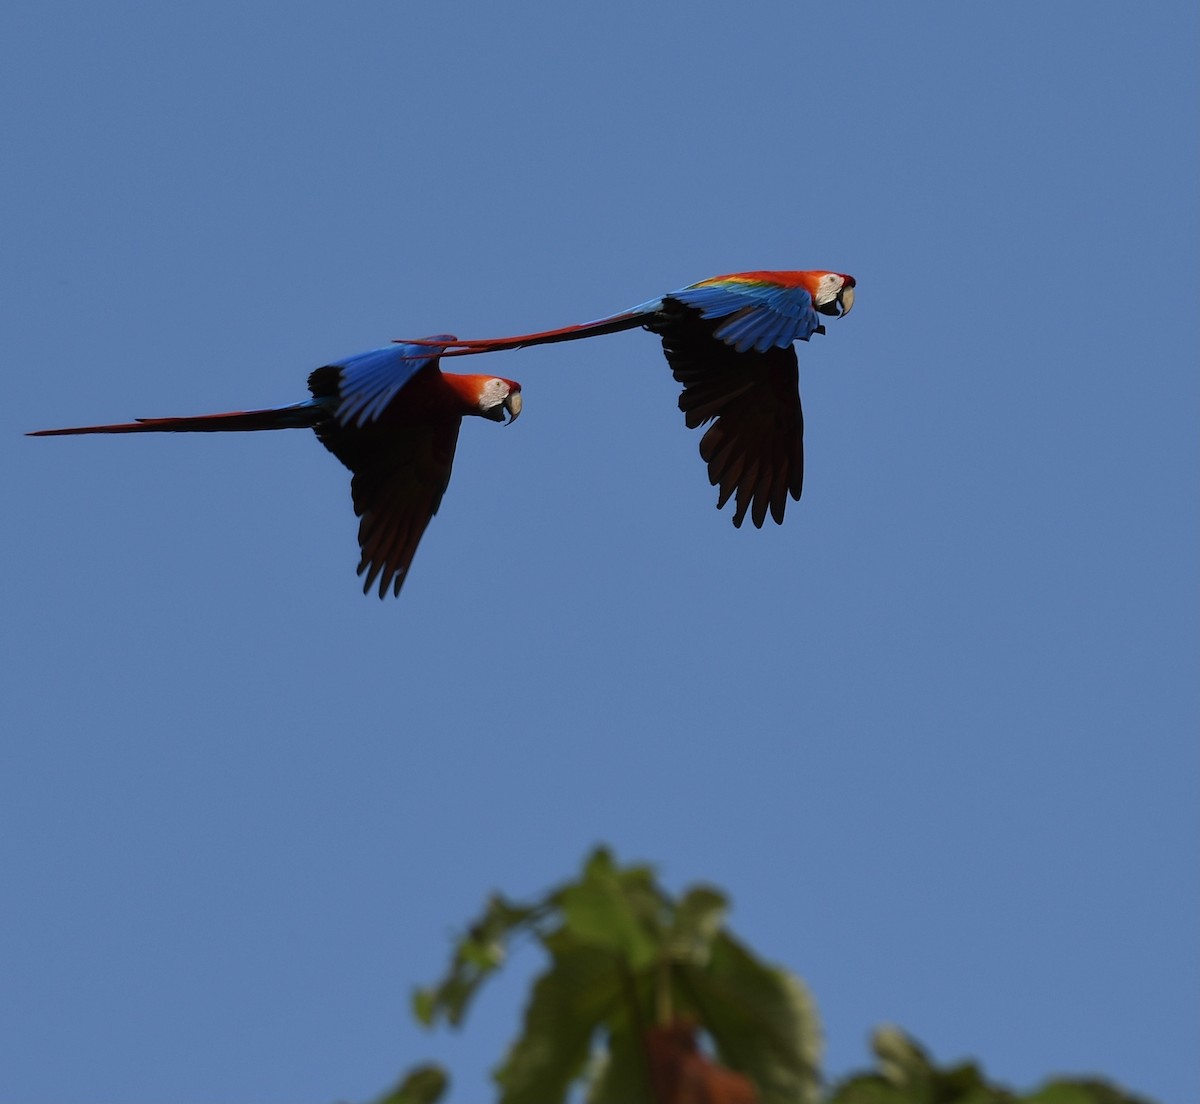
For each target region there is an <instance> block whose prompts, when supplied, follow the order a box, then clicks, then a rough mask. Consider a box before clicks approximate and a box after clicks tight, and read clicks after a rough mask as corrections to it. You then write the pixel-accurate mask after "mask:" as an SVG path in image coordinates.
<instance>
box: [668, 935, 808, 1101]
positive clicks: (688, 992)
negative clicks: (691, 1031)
mask: <svg viewBox="0 0 1200 1104" xmlns="http://www.w3.org/2000/svg"><path fill="white" fill-rule="evenodd" d="M675 976H676V978H677V981H678V984H679V987H680V989H681V990H682V992H683V994H684V995H685V996H686V997H687V998H688V1001H689V1003H690V1004H691V1006H692V1007H693V1008H694V1009H695V1010H696V1013H697V1015H698V1016H699V1018H700V1024H701V1026H702V1027H703V1028H704V1030H706V1031H707V1032H708V1033H709V1034H710V1035H711V1036H712V1038H713V1042H714V1043H715V1044H716V1049H717V1056H718V1058H719V1059H720V1061H721V1063H722V1064H723V1065H726V1066H728V1067H729V1068H730V1069H734V1070H740V1071H741V1072H742V1073H745V1074H747V1075H749V1076H750V1077H751V1078H752V1079H753V1081H754V1083H755V1084H756V1085H757V1086H758V1091H759V1094H760V1095H761V1098H762V1104H810V1102H813V1101H816V1100H817V1098H818V1095H819V1089H820V1072H819V1061H820V1053H821V1027H820V1021H819V1020H818V1018H817V1010H816V1006H815V1005H814V1003H813V1000H812V997H811V996H810V995H809V992H808V990H807V989H806V988H805V986H804V984H803V983H802V982H801V981H800V979H799V978H797V977H796V976H795V975H793V974H790V973H788V972H787V971H785V970H781V969H778V968H776V967H773V966H768V965H766V964H765V963H763V962H761V961H760V960H759V959H757V958H756V957H755V956H754V955H752V954H751V953H750V952H749V951H748V950H746V948H745V947H743V946H742V944H741V943H739V942H738V941H737V940H736V939H734V938H733V937H732V936H731V935H729V934H728V933H724V932H723V933H721V934H720V935H718V936H717V937H716V938H715V939H714V940H713V942H712V955H711V958H710V960H709V963H708V965H707V966H706V967H703V968H698V967H692V966H680V967H676V970H675Z"/></svg>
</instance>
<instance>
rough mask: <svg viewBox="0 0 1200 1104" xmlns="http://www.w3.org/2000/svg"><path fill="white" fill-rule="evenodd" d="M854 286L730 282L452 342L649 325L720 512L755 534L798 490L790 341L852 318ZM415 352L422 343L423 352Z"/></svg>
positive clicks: (524, 341)
mask: <svg viewBox="0 0 1200 1104" xmlns="http://www.w3.org/2000/svg"><path fill="white" fill-rule="evenodd" d="M854 287H855V282H854V277H853V276H847V275H845V274H844V273H840V272H735V273H732V274H730V275H728V276H714V277H712V278H711V279H709V280H701V281H700V283H698V284H691V285H689V286H688V287H685V288H682V289H680V290H679V291H673V292H671V293H670V294H669V295H664V296H663V297H662V298H660V299H651V300H650V301H649V302H646V303H641V304H639V305H638V306H636V307H632V308H630V309H629V310H627V311H622V312H621V313H620V314H613V315H610V316H609V317H607V318H599V319H597V320H596V321H594V322H585V323H583V324H582V325H578V326H564V327H562V328H561V329H558V330H545V331H543V332H541V333H531V334H521V335H519V336H517V337H499V338H489V339H483V340H478V341H454V342H447V343H446V347H445V350H444V352H445V355H447V356H466V355H470V354H473V353H490V352H496V351H498V350H501V349H520V348H524V347H526V346H529V345H546V344H550V343H552V342H555V341H576V340H578V339H579V338H582V337H596V336H598V335H600V334H609V333H616V332H618V331H620V330H632V329H636V328H637V327H639V326H644V327H645V328H646V329H648V330H650V331H651V332H652V333H655V334H658V335H659V337H661V338H662V345H663V352H664V353H665V354H666V357H667V363H668V364H670V366H671V371H672V373H673V374H674V376H675V378H676V379H677V380H678V381H679V382H680V383H681V384H683V392H682V393H681V394H680V396H679V409H680V410H682V411H683V415H684V421H685V423H686V424H687V427H688V428H689V429H695V428H696V427H697V426H701V425H703V424H704V423H705V422H709V421H712V423H713V424H712V425H711V426H710V427H709V429H708V430H707V431H706V432H705V434H704V436H703V437H702V438H701V440H700V456H701V458H702V459H703V460H704V462H705V463H706V464H707V465H708V478H709V482H710V483H712V485H713V486H715V487H719V488H720V489H719V491H718V494H717V509H718V510H719V509H721V508H722V507H723V506H724V505H725V503H726V502H728V501H729V499H730V497H731V496H736V497H735V505H734V514H733V524H734V525H735V526H738V527H739V528H740V527H741V524H742V521H743V519H744V518H745V517H746V514H747V513H749V514H750V518H751V520H752V521H753V522H754V524H755V526H757V527H759V528H761V527H762V524H763V522H764V521H765V520H766V517H767V510H768V509H770V512H771V516H772V517H773V518H774V519H775V521H776V522H777V523H782V522H783V512H784V508H785V507H786V506H787V497H788V495H789V494H790V495H791V496H792V498H794V499H796V500H797V501H799V498H800V491H801V488H802V486H803V483H804V413H803V411H802V410H801V408H800V390H799V383H800V378H799V366H798V362H797V358H796V349H795V346H794V345H793V344H792V343H793V342H794V341H807V340H808V339H809V338H810V337H811V336H812V335H813V334H815V333H818V334H823V333H824V332H825V327H824V326H823V325H822V324H821V318H820V316H821V315H827V316H832V317H839V316H844V315H847V314H849V313H850V308H851V307H853V306H854ZM418 344H419V343H418Z"/></svg>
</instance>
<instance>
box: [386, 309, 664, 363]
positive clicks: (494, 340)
mask: <svg viewBox="0 0 1200 1104" xmlns="http://www.w3.org/2000/svg"><path fill="white" fill-rule="evenodd" d="M659 306H660V304H659V303H658V302H655V303H647V304H643V306H641V307H635V308H634V309H633V310H630V311H623V312H622V313H621V314H614V315H611V316H609V317H608V318H598V319H596V321H595V322H583V323H580V324H579V325H577V326H563V327H561V328H560V329H557V330H542V331H541V332H540V333H529V334H518V335H517V336H516V337H488V338H480V339H478V340H473V341H454V342H451V343H449V344H447V343H446V342H445V341H444V340H439V341H434V340H432V339H430V338H423V339H421V340H417V341H412V340H409V341H406V342H405V343H406V344H410V345H439V346H443V347H444V351H443V352H442V356H471V355H472V354H474V353H496V352H500V351H502V350H504V349H524V348H527V347H528V346H530V345H551V344H553V343H555V342H557V341H578V340H580V339H581V338H584V337H599V336H601V335H602V334H610V333H620V332H621V331H622V330H636V329H637V328H638V327H639V326H644V325H646V323H647V322H648V321H650V319H651V318H652V317H653V316H654V313H655V311H656V310H657V309H658V307H659ZM399 342H400V339H397V343H399Z"/></svg>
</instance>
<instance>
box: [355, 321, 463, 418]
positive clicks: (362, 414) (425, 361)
mask: <svg viewBox="0 0 1200 1104" xmlns="http://www.w3.org/2000/svg"><path fill="white" fill-rule="evenodd" d="M443 337H445V338H446V339H447V340H453V338H450V336H449V335H442V334H439V335H438V338H437V340H441V339H442V338H443ZM431 340H432V339H431ZM444 351H445V346H444V345H385V346H384V347H383V348H382V349H371V350H370V351H368V352H365V353H358V354H356V355H355V356H352V357H347V358H346V359H345V360H340V361H335V362H334V365H333V367H335V368H340V369H341V375H340V376H339V379H338V393H339V397H340V400H341V401H340V402H339V403H338V409H337V420H338V422H340V423H341V424H342V425H344V426H346V425H354V426H356V427H361V426H364V425H366V424H367V423H368V422H373V421H374V420H375V419H376V418H378V417H379V415H380V414H381V413H382V412H383V411H384V410H385V409H386V408H387V406H388V404H389V403H390V402H391V401H392V400H393V399H394V398H395V397H396V396H397V395H398V394H399V393H400V391H401V390H402V389H403V388H404V386H405V385H406V384H407V383H408V382H409V380H411V379H412V378H413V376H415V375H416V374H417V373H418V372H420V371H421V370H422V369H424V368H427V367H429V365H431V364H434V365H436V364H437V360H438V357H439V356H441V354H442V353H443V352H444Z"/></svg>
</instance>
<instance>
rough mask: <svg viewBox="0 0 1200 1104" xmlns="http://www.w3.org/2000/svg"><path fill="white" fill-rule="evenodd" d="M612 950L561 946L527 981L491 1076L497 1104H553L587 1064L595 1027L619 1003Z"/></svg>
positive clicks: (617, 969) (617, 966) (617, 972)
mask: <svg viewBox="0 0 1200 1104" xmlns="http://www.w3.org/2000/svg"><path fill="white" fill-rule="evenodd" d="M622 989H623V979H622V976H621V971H620V964H619V962H617V961H616V960H615V959H614V957H613V955H612V954H611V953H610V952H608V951H605V950H601V949H598V948H596V947H586V946H569V945H568V946H565V947H564V948H563V949H562V950H561V951H560V952H559V953H557V954H555V955H554V957H553V960H552V965H551V967H550V969H549V970H547V971H546V973H544V974H542V976H541V977H540V978H538V980H537V981H536V983H535V984H534V987H533V993H532V995H531V997H530V1000H529V1004H528V1006H527V1007H526V1009H525V1022H524V1028H523V1030H522V1033H521V1036H520V1038H519V1039H517V1041H516V1042H515V1043H514V1044H513V1045H512V1048H511V1049H510V1050H509V1053H508V1057H507V1059H506V1060H505V1062H504V1064H503V1065H502V1066H501V1067H500V1068H499V1069H497V1070H496V1071H495V1073H494V1074H493V1077H494V1078H495V1080H496V1081H497V1083H498V1084H499V1085H500V1087H501V1089H502V1090H503V1091H502V1092H501V1095H500V1101H501V1104H558V1102H559V1101H562V1100H564V1099H565V1098H566V1095H567V1091H568V1089H569V1088H570V1086H571V1083H572V1082H573V1081H574V1080H575V1079H576V1078H578V1077H579V1076H580V1074H581V1073H582V1072H583V1070H584V1067H585V1066H586V1064H587V1060H588V1053H589V1050H590V1047H591V1041H592V1037H593V1035H594V1034H595V1033H596V1029H597V1028H598V1027H599V1026H600V1024H601V1023H602V1022H603V1021H604V1020H605V1018H606V1017H607V1016H610V1015H612V1013H613V1011H614V1010H615V1009H616V1008H618V1007H619V1006H620V1000H621V996H622Z"/></svg>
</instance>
